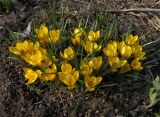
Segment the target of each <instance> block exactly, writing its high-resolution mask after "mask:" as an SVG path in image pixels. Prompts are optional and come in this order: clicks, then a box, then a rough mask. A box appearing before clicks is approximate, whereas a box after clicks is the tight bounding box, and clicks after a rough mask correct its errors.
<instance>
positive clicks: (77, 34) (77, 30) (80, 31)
mask: <svg viewBox="0 0 160 117" xmlns="http://www.w3.org/2000/svg"><path fill="white" fill-rule="evenodd" d="M83 33H84V31H83V29H82V28H75V29H74V32H73V36H74V37H80V36H82V34H83Z"/></svg>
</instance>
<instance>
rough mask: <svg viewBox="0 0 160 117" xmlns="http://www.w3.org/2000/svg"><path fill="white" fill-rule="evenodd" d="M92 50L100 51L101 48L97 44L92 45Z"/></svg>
mask: <svg viewBox="0 0 160 117" xmlns="http://www.w3.org/2000/svg"><path fill="white" fill-rule="evenodd" d="M93 48H94V50H95V51H100V50H101V48H102V46H101V45H98V44H97V43H93Z"/></svg>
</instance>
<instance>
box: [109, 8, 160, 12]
mask: <svg viewBox="0 0 160 117" xmlns="http://www.w3.org/2000/svg"><path fill="white" fill-rule="evenodd" d="M133 11H134V12H160V9H154V8H132V9H122V10H108V12H133Z"/></svg>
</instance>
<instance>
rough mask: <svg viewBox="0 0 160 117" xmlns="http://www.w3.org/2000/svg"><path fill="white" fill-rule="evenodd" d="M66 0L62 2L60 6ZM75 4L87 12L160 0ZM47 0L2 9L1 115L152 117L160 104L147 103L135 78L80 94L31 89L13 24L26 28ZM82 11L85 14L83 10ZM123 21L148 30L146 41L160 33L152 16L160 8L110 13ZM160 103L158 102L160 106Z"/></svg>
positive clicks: (104, 0) (75, 0)
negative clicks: (11, 36) (17, 54)
mask: <svg viewBox="0 0 160 117" xmlns="http://www.w3.org/2000/svg"><path fill="white" fill-rule="evenodd" d="M15 1H17V0H15ZM64 1H65V0H59V1H56V0H55V1H54V0H52V2H54V3H56V5H57V10H58V9H59V7H60V6H61V4H62V3H63V2H64ZM69 2H70V5H71V6H72V8H73V9H72V10H74V11H77V12H78V13H80V14H81V13H82V14H83V15H84V16H85V15H87V14H88V13H90V12H94V11H96V10H97V9H100V8H102V7H107V8H108V10H115V9H116V10H120V9H129V8H141V7H143V8H146V7H149V8H160V2H158V0H93V4H92V6H91V7H89V4H88V3H87V2H85V0H82V1H78V0H69ZM48 4H49V3H48V2H47V1H45V0H35V1H34V0H28V1H27V0H22V1H20V0H19V1H18V2H17V3H13V8H12V10H11V11H10V12H9V13H5V12H0V32H1V33H0V116H1V117H50V116H51V117H59V116H60V117H61V116H71V117H76V116H77V117H84V116H85V117H99V116H100V117H104V116H105V117H116V116H117V117H124V116H125V117H139V116H141V117H152V116H154V112H155V108H151V109H145V108H144V106H146V105H148V104H149V100H148V97H147V95H146V92H144V91H142V90H140V88H142V87H145V85H142V86H141V87H139V88H134V86H133V85H132V84H130V83H128V84H127V86H125V87H109V88H107V89H106V90H96V91H95V92H92V93H87V94H85V95H83V94H77V93H76V91H67V90H66V89H65V88H63V87H62V88H60V89H58V90H57V89H47V91H44V92H43V93H38V92H37V91H33V90H31V89H30V88H29V87H28V86H27V85H26V84H25V83H24V82H23V81H24V80H23V77H22V73H21V65H20V64H19V63H17V62H15V61H16V60H13V59H11V58H9V52H8V47H9V45H11V42H10V41H9V40H8V39H7V33H6V32H7V30H13V31H17V30H24V29H25V28H26V26H27V24H28V22H29V21H31V19H33V18H35V19H38V18H39V16H40V13H41V12H43V13H44V14H45V15H46V16H48V14H49V9H48ZM78 13H77V14H76V15H79V14H78ZM108 15H109V16H110V17H112V18H113V19H116V20H118V21H119V24H120V27H119V30H120V31H121V32H125V31H126V30H127V28H126V27H128V26H129V25H130V24H132V26H133V28H134V31H135V32H136V33H138V34H139V35H143V38H142V43H147V42H150V41H153V40H156V39H160V38H159V37H160V31H158V30H156V29H155V27H153V26H152V24H151V23H150V22H149V20H151V21H155V18H156V17H157V16H160V13H159V12H118V13H115V12H111V13H109V14H108ZM158 107H159V106H157V107H156V108H158Z"/></svg>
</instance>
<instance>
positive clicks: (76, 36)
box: [71, 28, 84, 45]
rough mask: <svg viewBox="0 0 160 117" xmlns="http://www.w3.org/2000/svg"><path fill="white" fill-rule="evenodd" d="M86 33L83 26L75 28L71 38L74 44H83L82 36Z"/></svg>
mask: <svg viewBox="0 0 160 117" xmlns="http://www.w3.org/2000/svg"><path fill="white" fill-rule="evenodd" d="M83 33H84V31H83V29H82V28H75V29H74V32H73V34H72V35H73V37H72V38H71V41H72V44H73V45H80V44H81V36H82V34H83Z"/></svg>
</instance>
